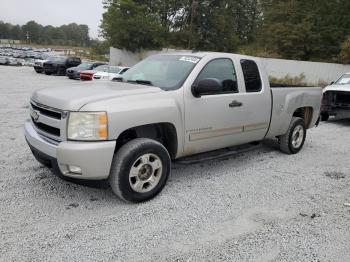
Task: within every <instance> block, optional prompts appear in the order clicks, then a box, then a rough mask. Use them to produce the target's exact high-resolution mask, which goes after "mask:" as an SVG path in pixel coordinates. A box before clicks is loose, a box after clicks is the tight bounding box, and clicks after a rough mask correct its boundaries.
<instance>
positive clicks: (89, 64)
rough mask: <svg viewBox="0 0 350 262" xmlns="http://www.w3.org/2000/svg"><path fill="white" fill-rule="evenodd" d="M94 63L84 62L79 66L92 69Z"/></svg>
mask: <svg viewBox="0 0 350 262" xmlns="http://www.w3.org/2000/svg"><path fill="white" fill-rule="evenodd" d="M92 65H93V63H91V62H82V63H81V64H80V65H78V66H77V68H79V69H90V68H91V67H92Z"/></svg>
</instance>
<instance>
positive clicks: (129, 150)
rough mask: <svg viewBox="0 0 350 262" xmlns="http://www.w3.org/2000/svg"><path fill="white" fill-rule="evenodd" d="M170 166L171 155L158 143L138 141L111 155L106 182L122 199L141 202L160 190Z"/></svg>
mask: <svg viewBox="0 0 350 262" xmlns="http://www.w3.org/2000/svg"><path fill="white" fill-rule="evenodd" d="M170 166H171V160H170V156H169V154H168V151H167V150H166V148H165V147H164V146H163V145H162V144H161V143H159V142H157V141H155V140H151V139H146V138H137V139H134V140H132V141H130V142H128V143H126V144H125V145H123V146H122V147H121V148H120V149H119V151H118V152H117V153H116V155H115V156H114V159H113V163H112V168H111V173H110V176H109V183H110V185H111V187H112V190H113V192H114V193H115V194H116V195H117V196H118V197H120V198H121V199H122V200H125V201H130V202H135V203H138V202H144V201H147V200H150V199H151V198H153V197H155V196H156V195H157V194H159V193H160V192H161V191H162V189H163V188H164V186H165V184H166V182H167V180H168V177H169V173H170Z"/></svg>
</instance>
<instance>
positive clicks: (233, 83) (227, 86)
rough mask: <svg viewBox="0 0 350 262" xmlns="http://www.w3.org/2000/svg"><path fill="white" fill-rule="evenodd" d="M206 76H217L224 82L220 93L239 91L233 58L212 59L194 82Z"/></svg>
mask: <svg viewBox="0 0 350 262" xmlns="http://www.w3.org/2000/svg"><path fill="white" fill-rule="evenodd" d="M205 78H216V79H218V80H219V81H220V82H221V84H222V92H220V93H238V85H237V77H236V71H235V68H234V66H233V63H232V61H231V59H228V58H218V59H214V60H212V61H210V62H209V63H208V64H207V65H206V66H205V67H204V68H203V70H202V72H201V73H200V74H199V76H198V77H197V79H196V81H195V83H194V84H197V83H198V82H199V81H201V80H203V79H205Z"/></svg>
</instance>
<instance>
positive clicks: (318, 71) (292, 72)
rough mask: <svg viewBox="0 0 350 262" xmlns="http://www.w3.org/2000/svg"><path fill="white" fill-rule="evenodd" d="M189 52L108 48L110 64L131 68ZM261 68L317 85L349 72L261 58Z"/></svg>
mask: <svg viewBox="0 0 350 262" xmlns="http://www.w3.org/2000/svg"><path fill="white" fill-rule="evenodd" d="M178 51H180V52H189V53H190V52H191V51H188V50H175V49H163V50H161V51H159V50H158V51H146V52H143V53H132V52H129V51H125V50H120V49H116V48H113V47H111V48H110V64H111V65H123V66H133V65H134V64H136V63H137V62H139V61H141V60H142V59H144V58H146V57H148V56H150V55H154V54H159V53H169V52H178ZM262 63H263V66H264V67H265V70H266V71H267V73H268V74H269V75H270V76H273V77H277V78H283V77H285V76H286V75H289V76H290V77H296V76H300V75H301V74H304V75H305V82H307V83H308V84H310V85H317V84H318V83H319V82H320V81H324V82H327V83H329V82H331V81H334V80H337V79H338V78H339V77H340V76H341V75H342V74H344V73H348V72H350V65H342V64H331V63H317V62H305V61H295V60H283V59H270V58H262Z"/></svg>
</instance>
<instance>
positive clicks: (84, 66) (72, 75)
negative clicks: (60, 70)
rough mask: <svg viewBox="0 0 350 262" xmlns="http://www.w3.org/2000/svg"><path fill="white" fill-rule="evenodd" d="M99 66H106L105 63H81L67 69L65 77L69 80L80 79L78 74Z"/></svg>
mask: <svg viewBox="0 0 350 262" xmlns="http://www.w3.org/2000/svg"><path fill="white" fill-rule="evenodd" d="M101 65H106V63H102V62H94V61H83V62H82V63H81V64H80V65H78V66H76V67H71V68H68V69H67V73H66V76H67V77H68V78H69V79H80V72H82V71H84V70H93V69H94V68H96V67H98V66H101Z"/></svg>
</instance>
